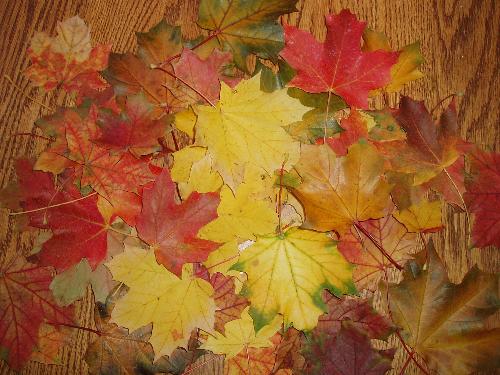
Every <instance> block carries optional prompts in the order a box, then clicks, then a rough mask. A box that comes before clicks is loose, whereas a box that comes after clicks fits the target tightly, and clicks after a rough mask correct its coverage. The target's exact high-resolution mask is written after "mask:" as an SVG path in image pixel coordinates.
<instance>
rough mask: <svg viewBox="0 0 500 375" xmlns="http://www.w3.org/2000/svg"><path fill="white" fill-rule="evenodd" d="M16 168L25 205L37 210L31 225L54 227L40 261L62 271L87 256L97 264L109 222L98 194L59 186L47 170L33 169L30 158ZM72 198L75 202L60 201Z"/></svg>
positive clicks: (92, 262)
mask: <svg viewBox="0 0 500 375" xmlns="http://www.w3.org/2000/svg"><path fill="white" fill-rule="evenodd" d="M16 172H17V177H18V182H19V186H20V190H21V197H22V202H23V203H22V207H23V208H24V210H37V211H35V212H32V213H28V217H29V220H30V221H29V225H30V226H32V227H35V228H40V229H50V230H51V231H52V237H51V238H50V239H49V240H48V241H46V242H45V243H44V244H43V248H42V251H41V252H40V254H39V255H38V257H39V258H40V264H42V265H45V266H49V265H50V266H54V267H55V268H56V269H57V270H58V271H62V270H65V269H67V268H69V267H71V266H72V265H74V264H77V263H78V262H80V260H81V259H82V258H87V260H88V262H89V264H90V265H91V267H92V268H95V267H96V266H97V265H98V264H99V263H100V262H101V261H102V260H103V259H104V257H105V256H106V251H107V239H106V227H107V224H108V223H107V222H106V221H105V219H104V218H103V216H102V215H101V213H100V211H99V209H98V207H97V196H96V195H94V196H90V197H87V198H85V199H82V198H83V197H82V195H81V194H80V193H79V192H78V191H77V190H76V189H75V188H74V187H72V185H71V184H70V183H66V184H65V185H64V189H60V188H59V187H56V186H55V185H54V182H53V178H52V177H51V176H50V175H49V174H48V173H44V172H38V171H34V170H33V168H32V165H31V163H30V162H29V161H27V160H22V159H21V160H18V161H17V165H16ZM75 200H76V201H75ZM70 201H74V202H72V203H71V204H62V205H60V204H61V203H66V202H70ZM58 204H59V206H56V207H51V208H47V209H45V210H44V209H43V208H44V207H47V206H50V205H58ZM40 209H41V210H40Z"/></svg>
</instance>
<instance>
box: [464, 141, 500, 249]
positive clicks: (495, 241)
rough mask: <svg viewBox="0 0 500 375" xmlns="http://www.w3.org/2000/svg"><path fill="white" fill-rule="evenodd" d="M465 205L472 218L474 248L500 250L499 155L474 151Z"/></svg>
mask: <svg viewBox="0 0 500 375" xmlns="http://www.w3.org/2000/svg"><path fill="white" fill-rule="evenodd" d="M470 161H471V175H470V178H469V179H467V180H466V182H467V183H466V188H467V192H466V193H465V197H464V198H465V202H466V203H467V207H468V208H469V210H470V212H472V213H474V214H475V219H474V226H473V229H472V240H473V241H474V246H477V247H485V246H488V245H493V246H497V247H500V154H499V153H495V152H484V151H480V150H476V151H475V152H474V153H472V154H471V158H470Z"/></svg>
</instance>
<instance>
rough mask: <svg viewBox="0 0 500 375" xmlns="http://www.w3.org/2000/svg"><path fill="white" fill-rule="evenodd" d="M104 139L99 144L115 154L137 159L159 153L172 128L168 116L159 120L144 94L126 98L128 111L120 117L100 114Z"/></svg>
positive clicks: (98, 122)
mask: <svg viewBox="0 0 500 375" xmlns="http://www.w3.org/2000/svg"><path fill="white" fill-rule="evenodd" d="M97 124H98V125H99V128H100V131H101V135H100V137H99V138H98V139H96V142H97V143H98V144H99V145H101V146H103V147H105V148H107V149H110V150H113V151H118V152H124V151H130V152H132V154H134V155H136V156H140V155H147V154H151V153H153V152H155V151H158V150H159V148H160V145H159V143H158V138H161V137H163V136H164V135H165V134H166V132H167V130H168V126H169V125H170V119H169V117H168V116H164V117H162V118H161V119H156V118H155V116H154V107H153V105H152V104H150V103H149V102H148V101H147V100H146V97H145V96H144V94H143V93H139V94H136V95H133V96H129V97H128V98H127V103H126V109H125V111H123V112H122V113H121V114H120V115H119V116H117V115H115V114H114V113H113V112H110V111H106V112H104V111H103V112H101V113H100V114H99V117H98V119H97Z"/></svg>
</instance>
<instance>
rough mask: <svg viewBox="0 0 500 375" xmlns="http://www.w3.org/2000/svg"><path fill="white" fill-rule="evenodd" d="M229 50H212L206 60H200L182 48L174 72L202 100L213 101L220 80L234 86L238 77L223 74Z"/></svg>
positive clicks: (217, 91) (215, 98)
mask: <svg viewBox="0 0 500 375" xmlns="http://www.w3.org/2000/svg"><path fill="white" fill-rule="evenodd" d="M231 61H232V57H231V54H230V53H229V52H221V51H219V50H217V49H215V50H213V52H212V53H211V54H210V56H209V57H208V58H207V59H206V60H202V59H200V58H199V57H198V55H196V53H194V52H193V51H191V50H190V49H186V48H185V49H184V50H183V51H182V54H181V58H180V59H179V61H178V62H177V63H176V64H175V65H174V70H175V74H176V76H177V77H179V79H182V80H183V81H184V82H186V83H187V84H189V86H191V87H192V88H194V89H195V90H196V92H197V93H198V94H199V95H200V97H201V99H202V101H203V100H205V101H208V102H210V103H215V102H216V101H217V100H218V99H219V92H220V82H219V81H222V82H225V83H226V84H227V85H228V86H229V87H234V86H235V85H236V84H237V83H238V82H239V81H240V79H239V78H235V77H229V76H226V75H225V74H224V67H225V66H227V65H228V64H229V63H231Z"/></svg>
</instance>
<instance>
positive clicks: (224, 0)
mask: <svg viewBox="0 0 500 375" xmlns="http://www.w3.org/2000/svg"><path fill="white" fill-rule="evenodd" d="M296 2H297V0H273V1H269V0H215V1H214V0H202V1H201V3H200V10H199V18H198V24H199V25H200V26H201V27H202V28H204V29H208V30H211V31H213V32H215V33H216V38H217V40H218V42H219V43H220V45H221V46H222V47H223V48H224V49H229V50H231V51H232V52H233V56H234V61H235V63H236V65H237V66H238V67H239V68H240V69H242V70H244V71H246V72H248V67H247V64H246V58H247V56H248V55H250V54H255V55H257V56H259V57H262V58H265V59H273V58H275V57H276V56H277V55H278V53H279V51H280V50H281V49H282V48H283V47H284V37H283V28H282V27H281V25H280V24H279V23H278V17H279V16H281V15H282V14H286V13H290V12H295V11H296V8H295V4H296Z"/></svg>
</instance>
